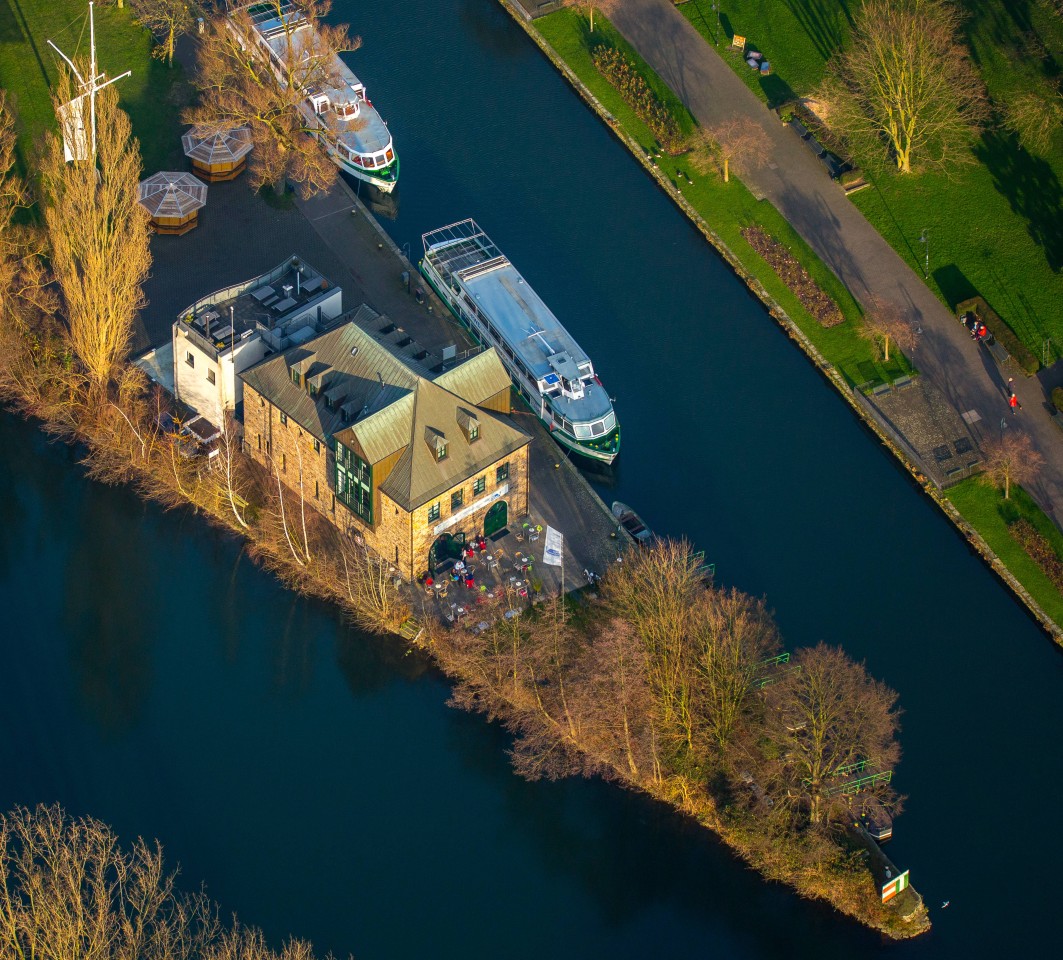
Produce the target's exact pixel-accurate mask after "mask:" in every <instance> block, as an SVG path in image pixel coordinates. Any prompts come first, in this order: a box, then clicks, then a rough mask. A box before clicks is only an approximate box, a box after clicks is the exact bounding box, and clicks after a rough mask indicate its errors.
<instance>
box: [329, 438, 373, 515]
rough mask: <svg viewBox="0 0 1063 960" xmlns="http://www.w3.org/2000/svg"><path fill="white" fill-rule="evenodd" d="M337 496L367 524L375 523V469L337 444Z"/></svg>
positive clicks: (340, 444)
mask: <svg viewBox="0 0 1063 960" xmlns="http://www.w3.org/2000/svg"><path fill="white" fill-rule="evenodd" d="M336 495H337V496H338V497H339V498H340V500H341V501H342V502H343V503H345V504H346V505H347V506H348V507H350V509H351V510H353V511H354V512H355V513H356V514H358V516H359V517H361V518H362V519H363V520H364V521H365V522H366V523H372V522H373V468H372V467H371V466H370V465H369V464H368V463H366V462H365V461H364V460H363V459H362V458H361V457H359V456H358V455H357V454H352V453H351V451H350V450H348V449H347V447H345V446H344V445H343V444H342V443H338V444H336Z"/></svg>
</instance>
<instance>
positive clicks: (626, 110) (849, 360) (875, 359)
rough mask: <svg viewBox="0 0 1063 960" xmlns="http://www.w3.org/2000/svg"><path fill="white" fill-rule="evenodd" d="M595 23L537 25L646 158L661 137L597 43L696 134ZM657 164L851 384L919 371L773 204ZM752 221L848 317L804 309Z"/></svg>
mask: <svg viewBox="0 0 1063 960" xmlns="http://www.w3.org/2000/svg"><path fill="white" fill-rule="evenodd" d="M594 23H595V29H594V33H593V35H592V34H591V33H590V31H589V28H588V25H587V21H586V19H585V18H584V17H583V16H582V15H581V14H579V13H578V12H576V11H573V10H560V11H558V12H556V13H552V14H550V15H549V16H546V17H543V18H541V19H538V20H536V21H535V22H534V25H533V26H534V28H535V29H537V30H538V31H539V33H540V34H541V35H542V36H543V38H544V39H545V40H546V41H547V43H549V44H550V46H551V47H552V48H553V49H554V51H555V52H556V53H557V55H558V56H559V57H560V58H561V59H562V60H563V61H564V62H565V63H566V64H567V65H568V67H569V68H570V69H571V70H572V71H573V73H575V74H576V76H577V77H578V78H579V79H580V80H581V81H582V82H583V84H584V85H585V86H586V87H587V88H588V89H589V90H590V92H591V93H592V94H593V95H594V96H595V97H596V98H597V99H598V100H599V102H600V103H601V104H602V105H603V106H604V107H605V109H606V110H608V111H609V112H610V114H612V116H613V117H614V118H615V119H616V122H617V125H618V126H619V127H620V129H621V130H622V131H623V132H624V133H625V134H627V135H628V136H629V137H631V138H632V139H633V140H635V141H636V142H637V143H638V145H639V147H640V148H641V149H642V150H643V152H644V154H645V155H646V156H648V157H653V156H654V155H655V154H656V153H657V152H658V144H657V141H656V138H655V137H654V135H653V133H652V132H651V131H650V129H649V128H648V127H647V126H646V124H645V123H643V122H642V121H641V120H640V119H639V117H638V116H637V115H636V113H635V111H634V110H632V108H631V107H629V106H628V104H627V103H625V102H624V100H623V98H622V97H621V96H620V94H619V93H618V92H617V91H616V89H615V88H614V87H612V85H611V84H609V83H608V81H607V80H606V79H605V78H604V77H603V76H602V75H601V74H600V73H599V72H598V71H597V70H596V69H595V67H594V63H593V61H592V59H591V48H592V47H593V46H595V45H599V44H603V43H604V44H609V45H610V46H613V47H615V48H616V49H618V50H619V51H620V52H621V53H623V54H624V55H625V56H626V57H628V58H629V59H630V60H631V61H632V62H633V63H634V64H635V65H636V66H637V68H638V70H639V72H640V73H641V74H642V76H643V78H644V79H645V81H646V82H647V84H648V85H649V87H650V89H652V90H653V92H654V95H655V96H656V97H657V98H658V99H659V100H660V101H661V102H662V103H664V104H665V105H666V106H668V107H669V109H670V110H672V112H673V115H674V116H675V117H676V119H677V120H678V121H679V123H680V126H681V128H682V130H683V131H684V133H690V132H692V131H693V130H694V128H695V126H696V123H695V121H694V118H693V117H692V116H691V115H690V112H689V111H688V110H687V109H686V107H685V106H684V105H683V103H682V101H681V100H680V99H679V98H678V97H677V96H676V95H675V93H673V92H672V91H671V90H670V89H669V87H668V86H667V84H665V83H664V81H663V80H661V78H660V77H659V76H658V75H657V74H656V73H655V72H654V70H653V69H652V68H651V67H650V66H649V65H648V64H647V63H646V62H645V61H644V60H643V59H642V58H641V57H640V56H639V55H638V54H637V53H636V52H635V50H634V49H633V48H632V47H631V45H630V44H629V43H628V42H627V41H626V40H624V38H623V37H622V36H621V35H620V34H619V33H618V32H617V31H616V30H615V29H614V28H613V26H612V24H610V23H609V22H608V21H607V20H606V19H605V18H604V17H603V16H601V15H600V14H598V15H596V16H595V18H594ZM654 162H655V163H656V164H657V165H658V169H660V170H661V172H662V173H664V174H665V176H667V177H668V179H669V180H670V181H671V183H672V186H673V187H674V188H675V189H677V190H678V191H679V192H680V193H681V194H682V195H683V197H685V198H686V200H687V201H688V202H689V203H690V204H691V206H692V207H693V208H694V209H695V210H696V211H697V212H698V213H699V214H700V215H701V216H702V217H703V218H704V219H705V221H706V222H707V223H708V224H710V226H711V227H712V229H713V230H714V231H715V232H716V233H717V235H718V236H719V237H720V239H721V240H722V241H723V242H724V243H725V244H726V245H727V247H728V248H729V249H730V250H731V252H732V253H733V255H734V256H735V258H736V260H737V261H738V262H739V263H740V264H741V266H742V268H743V270H745V271H746V272H747V273H748V274H749V275H751V276H753V277H755V278H756V279H757V280H758V281H759V282H760V283H761V284H762V285H763V287H764V289H765V290H766V291H767V293H768V294H769V296H771V297H772V298H773V299H774V300H775V301H776V302H777V303H778V304H779V305H780V306H781V307H782V308H783V310H785V311H786V313H787V314H788V315H789V316H790V317H791V318H792V319H793V321H794V322H795V323H796V324H797V326H798V327H799V328H800V330H801V332H802V333H803V334H804V335H805V336H806V337H807V338H808V340H809V341H810V342H811V343H812V344H813V345H814V346H815V347H816V349H818V350H819V352H820V353H821V354H822V355H823V356H824V357H825V358H826V359H827V360H828V361H829V362H831V363H832V364H834V366H835V367H836V368H837V369H838V370H839V372H840V373H841V374H842V376H843V377H844V378H845V379H846V380H847V381H848V383H850V384H851V385H857V384H870V385H874V384H877V383H882V382H885V381H887V380H894V379H896V378H897V377H899V376H902V375H904V374H910V373H911V372H912V368H911V366H910V364H908V362H907V361H906V360H905V359H904V358H903V357H898V356H894V357H891V358H890V361H889V363H886V362H884V361H883V360H882V359H881V357H880V356H878V354H877V352H876V351H875V348H874V347H873V346H872V345H871V344H870V343H868V341H866V340H865V339H863V338H862V337H861V336H860V334H859V327H860V324H861V322H862V321H861V310H860V307H859V305H858V304H857V303H856V301H855V300H854V299H853V297H852V295H851V294H850V293H849V291H848V290H847V289H846V287H845V285H844V284H843V283H842V282H841V281H840V280H839V279H838V278H837V277H836V276H835V275H834V274H833V273H832V272H831V271H830V269H829V268H828V267H827V266H826V265H825V264H824V263H823V262H822V261H821V260H820V259H819V257H817V256H816V254H815V253H814V252H813V251H812V249H811V248H810V247H809V246H808V244H807V243H805V241H804V240H803V239H802V238H801V237H800V236H799V235H798V233H797V231H795V230H794V229H793V227H791V226H790V224H789V223H788V222H787V221H786V220H785V218H784V217H783V216H782V215H781V214H780V213H779V211H778V210H776V209H775V207H773V206H772V205H771V204H770V203H769V202H767V201H764V200H757V199H756V198H755V197H754V196H753V195H752V194H751V193H750V192H749V190H748V189H747V188H746V187H745V185H744V184H742V183H741V182H740V181H739V180H736V179H735V178H734V177H732V178H731V181H730V183H724V182H723V179H722V178H721V177H720V176H718V175H716V174H707V175H706V174H701V173H699V172H698V171H697V170H695V169H694V167H693V165H692V164H691V163H690V161H689V159H688V158H687V157H685V156H679V157H668V156H661V157H659V158H656V159H655V160H654ZM751 226H759V227H760V228H762V229H763V230H764V231H765V232H766V233H768V234H770V235H771V236H773V237H775V238H776V239H777V240H778V241H779V242H781V243H782V244H783V245H784V246H785V247H787V248H788V249H789V250H790V252H791V253H792V254H793V256H794V257H795V258H796V259H797V260H798V261H799V262H800V263H801V264H802V265H803V266H804V267H805V269H806V270H808V272H809V274H810V275H811V277H812V279H813V280H814V281H815V282H816V283H817V284H818V286H819V287H820V288H821V289H822V290H824V292H826V293H827V294H828V296H830V297H831V299H832V300H834V302H835V303H837V305H838V308H839V309H840V310H841V312H842V314H843V316H844V317H845V320H846V322H844V323H841V324H839V325H837V326H834V327H831V328H829V329H827V328H824V327H823V326H822V325H821V324H820V323H819V322H818V321H817V320H816V319H815V318H814V317H813V316H812V315H811V314H809V313H808V311H807V310H805V308H804V307H803V306H802V305H801V302H800V301H799V300H798V298H797V296H796V295H795V294H794V293H793V292H792V291H791V290H790V289H789V288H788V287H787V286H786V285H785V284H784V283H783V282H782V281H781V280H780V279H779V277H778V276H777V275H776V274H775V272H774V271H773V270H772V269H771V267H770V266H769V265H768V264H767V263H765V261H764V260H763V259H762V258H761V257H760V255H759V254H757V252H756V251H755V250H754V249H753V247H752V246H750V244H749V242H748V241H747V240H746V239H745V237H744V236H743V235H742V230H743V229H744V228H746V227H751Z"/></svg>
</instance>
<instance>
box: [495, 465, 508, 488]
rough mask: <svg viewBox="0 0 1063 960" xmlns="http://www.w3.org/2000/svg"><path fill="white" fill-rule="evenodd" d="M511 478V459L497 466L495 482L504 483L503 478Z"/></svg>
mask: <svg viewBox="0 0 1063 960" xmlns="http://www.w3.org/2000/svg"><path fill="white" fill-rule="evenodd" d="M508 479H509V461H508V460H507V461H506V462H505V463H503V464H501V465H500V466H498V467H496V468H495V483H502V481H503V480H508Z"/></svg>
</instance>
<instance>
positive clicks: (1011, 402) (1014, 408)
mask: <svg viewBox="0 0 1063 960" xmlns="http://www.w3.org/2000/svg"><path fill="white" fill-rule="evenodd" d="M1008 406H1009V407H1011V412H1012V413H1016V412H1018V411H1019V410H1021V409H1022V404H1021V403H1019V398H1018V397H1017V396H1015V394H1014V393H1013V394H1012V395H1011V396H1010V397H1008Z"/></svg>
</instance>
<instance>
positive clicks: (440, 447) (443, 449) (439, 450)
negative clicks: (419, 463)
mask: <svg viewBox="0 0 1063 960" xmlns="http://www.w3.org/2000/svg"><path fill="white" fill-rule="evenodd" d="M436 459H437V460H446V459H447V445H446V443H444V442H443V441H440V442H439V443H437V444H436Z"/></svg>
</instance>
